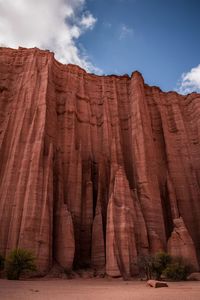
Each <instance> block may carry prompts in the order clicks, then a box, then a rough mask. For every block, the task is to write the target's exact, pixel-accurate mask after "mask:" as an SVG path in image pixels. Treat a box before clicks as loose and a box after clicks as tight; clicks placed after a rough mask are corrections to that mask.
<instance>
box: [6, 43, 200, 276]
mask: <svg viewBox="0 0 200 300" xmlns="http://www.w3.org/2000/svg"><path fill="white" fill-rule="evenodd" d="M181 218H182V219H181ZM177 219H179V220H182V221H181V224H182V225H181V226H182V227H181V228H179V226H178V225H177ZM174 220H175V221H174ZM177 226H178V227H177ZM179 231H181V233H180V235H179ZM170 236H171V237H170ZM181 236H183V237H184V238H185V239H186V241H185V242H184V241H183V240H181ZM168 240H169V241H168ZM167 244H168V248H169V250H170V252H173V253H174V249H175V247H178V249H179V250H180V251H178V254H179V255H183V256H185V255H186V254H187V255H186V256H187V257H190V260H191V261H192V262H193V263H195V266H196V268H198V262H199V261H200V95H198V94H196V93H193V94H190V95H188V96H182V95H179V94H177V93H175V92H169V93H164V92H162V91H161V90H160V89H159V88H157V87H150V86H148V85H146V84H145V83H144V81H143V78H142V76H141V74H140V73H138V72H134V73H133V74H132V76H131V77H129V76H127V75H124V76H115V75H111V76H96V75H92V74H88V73H86V72H85V71H84V70H82V69H80V68H79V67H77V66H74V65H62V64H60V63H59V62H57V61H56V60H55V59H54V57H53V54H52V53H50V52H48V51H41V50H38V49H19V50H12V49H7V48H1V49H0V252H1V253H2V254H4V255H6V253H8V252H9V251H10V250H11V249H12V248H15V247H24V248H29V249H31V250H32V251H33V252H34V253H35V255H36V256H37V259H38V267H39V270H40V271H41V272H43V273H46V272H48V271H49V269H50V268H51V267H52V265H53V263H54V262H57V263H59V264H60V265H61V266H62V267H64V268H66V269H67V270H70V269H71V268H72V267H74V268H79V267H86V266H89V267H90V266H92V267H95V268H97V269H98V268H103V267H105V268H106V272H107V273H108V274H109V275H111V276H120V275H123V276H124V278H128V277H130V276H132V275H134V274H136V273H137V266H136V264H135V263H136V261H137V257H138V256H139V255H144V254H146V253H148V252H150V253H154V252H156V251H158V250H161V249H163V250H167ZM183 244H184V247H183V248H182V246H183ZM181 248H182V249H181ZM196 257H197V258H196ZM197 259H198V262H197Z"/></svg>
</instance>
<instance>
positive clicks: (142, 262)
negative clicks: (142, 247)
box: [138, 255, 154, 280]
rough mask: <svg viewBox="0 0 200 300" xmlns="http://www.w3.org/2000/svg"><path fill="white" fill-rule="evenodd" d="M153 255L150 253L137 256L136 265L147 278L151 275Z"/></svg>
mask: <svg viewBox="0 0 200 300" xmlns="http://www.w3.org/2000/svg"><path fill="white" fill-rule="evenodd" d="M153 263H154V257H153V256H152V255H145V256H140V257H139V258H138V267H139V270H140V272H141V273H144V274H145V275H146V278H147V280H148V279H152V276H153Z"/></svg>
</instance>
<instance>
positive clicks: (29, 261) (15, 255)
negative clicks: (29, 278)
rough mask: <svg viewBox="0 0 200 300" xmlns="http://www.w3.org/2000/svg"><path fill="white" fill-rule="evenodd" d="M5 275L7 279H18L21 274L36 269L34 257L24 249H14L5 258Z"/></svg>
mask: <svg viewBox="0 0 200 300" xmlns="http://www.w3.org/2000/svg"><path fill="white" fill-rule="evenodd" d="M5 269H6V275H7V278H8V279H11V280H18V279H19V278H20V276H21V275H23V274H26V273H28V272H31V271H36V265H35V257H34V255H33V254H32V252H31V251H29V250H26V249H20V248H19V249H14V250H13V251H11V253H10V254H9V255H8V257H7V258H6V264H5Z"/></svg>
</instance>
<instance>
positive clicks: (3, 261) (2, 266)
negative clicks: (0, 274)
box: [0, 254, 5, 271]
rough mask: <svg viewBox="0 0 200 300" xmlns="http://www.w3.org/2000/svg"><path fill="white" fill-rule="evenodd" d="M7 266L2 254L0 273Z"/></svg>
mask: <svg viewBox="0 0 200 300" xmlns="http://www.w3.org/2000/svg"><path fill="white" fill-rule="evenodd" d="M4 266H5V259H4V257H3V256H2V255H1V254H0V271H2V270H3V269H4Z"/></svg>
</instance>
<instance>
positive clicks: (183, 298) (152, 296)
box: [0, 279, 200, 300]
mask: <svg viewBox="0 0 200 300" xmlns="http://www.w3.org/2000/svg"><path fill="white" fill-rule="evenodd" d="M0 299H1V300H13V299H14V300H32V299H34V300H37V299H38V300H47V299H48V300H66V299H70V300H75V299H76V300H85V299H87V300H91V299H92V300H99V299H103V300H111V299H114V300H117V299H120V300H124V299H126V300H129V299H130V300H135V299H137V300H143V299H148V300H158V299H159V300H179V299H180V300H193V299H194V300H199V299H200V282H176V283H174V282H173V283H169V287H168V288H159V289H154V288H150V287H147V286H146V283H145V282H137V281H129V282H125V281H122V280H118V279H115V280H113V279H72V280H61V279H59V280H46V281H45V280H34V281H8V280H3V279H2V280H0Z"/></svg>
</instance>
